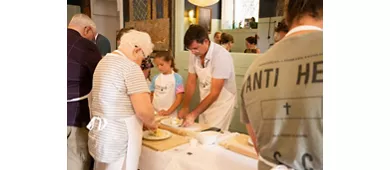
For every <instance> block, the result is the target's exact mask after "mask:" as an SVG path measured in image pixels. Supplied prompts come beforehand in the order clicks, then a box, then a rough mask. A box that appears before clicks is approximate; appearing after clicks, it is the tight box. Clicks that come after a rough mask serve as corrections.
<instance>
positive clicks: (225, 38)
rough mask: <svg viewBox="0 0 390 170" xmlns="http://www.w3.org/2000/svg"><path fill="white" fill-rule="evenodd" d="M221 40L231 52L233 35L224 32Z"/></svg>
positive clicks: (223, 45) (222, 44)
mask: <svg viewBox="0 0 390 170" xmlns="http://www.w3.org/2000/svg"><path fill="white" fill-rule="evenodd" d="M220 42H221V46H222V47H223V48H225V49H226V50H227V51H229V52H230V51H231V49H232V47H233V43H234V39H233V36H232V35H230V34H228V33H222V34H221V41H220Z"/></svg>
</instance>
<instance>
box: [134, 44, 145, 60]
mask: <svg viewBox="0 0 390 170" xmlns="http://www.w3.org/2000/svg"><path fill="white" fill-rule="evenodd" d="M135 48H138V46H137V45H135ZM139 48H140V49H141V52H142V56H143V57H144V58H146V55H145V53H144V50H143V49H142V48H141V47H139Z"/></svg>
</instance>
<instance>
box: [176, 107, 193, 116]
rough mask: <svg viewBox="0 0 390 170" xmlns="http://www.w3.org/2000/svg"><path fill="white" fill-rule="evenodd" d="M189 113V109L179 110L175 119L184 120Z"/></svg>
mask: <svg viewBox="0 0 390 170" xmlns="http://www.w3.org/2000/svg"><path fill="white" fill-rule="evenodd" d="M189 111H190V109H189V108H181V109H180V111H179V113H178V114H177V117H178V118H179V119H184V118H185V117H186V116H187V114H188V112H189Z"/></svg>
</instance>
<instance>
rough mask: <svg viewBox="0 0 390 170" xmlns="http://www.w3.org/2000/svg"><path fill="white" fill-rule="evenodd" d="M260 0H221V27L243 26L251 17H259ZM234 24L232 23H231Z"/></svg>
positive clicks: (256, 18)
mask: <svg viewBox="0 0 390 170" xmlns="http://www.w3.org/2000/svg"><path fill="white" fill-rule="evenodd" d="M259 1H260V0H222V14H221V20H222V21H221V22H222V23H221V25H222V29H234V28H238V27H245V24H246V23H247V22H248V20H249V19H250V18H252V17H254V18H255V21H256V22H257V20H258V18H259ZM233 24H234V25H233Z"/></svg>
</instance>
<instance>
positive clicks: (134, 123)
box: [87, 30, 157, 170]
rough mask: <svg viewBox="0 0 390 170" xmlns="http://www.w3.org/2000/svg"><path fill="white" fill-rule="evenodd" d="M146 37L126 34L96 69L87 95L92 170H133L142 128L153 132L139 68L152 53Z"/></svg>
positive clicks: (155, 124) (146, 96)
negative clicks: (89, 101) (90, 117)
mask: <svg viewBox="0 0 390 170" xmlns="http://www.w3.org/2000/svg"><path fill="white" fill-rule="evenodd" d="M152 50H153V44H152V42H151V39H150V36H149V35H148V34H147V33H144V32H139V31H135V30H130V31H129V32H127V33H125V34H124V35H123V37H122V38H121V40H120V45H119V47H118V50H115V51H113V52H112V53H108V54H107V55H106V56H105V57H104V58H103V59H102V60H101V61H100V62H99V64H98V65H97V67H96V70H95V74H94V75H93V86H92V92H91V96H90V97H91V104H90V109H91V114H92V119H91V121H90V123H89V124H88V126H87V128H88V129H89V130H90V132H89V138H88V147H89V152H90V154H91V155H92V157H93V158H94V159H95V164H94V167H95V170H118V169H121V170H137V168H138V160H139V156H140V153H141V143H142V127H143V124H144V125H145V126H146V127H147V128H148V129H151V130H155V129H156V128H157V123H156V121H155V119H154V110H153V106H152V103H151V101H150V92H149V88H148V86H147V84H146V81H145V77H144V74H143V73H142V71H141V68H140V64H141V61H142V59H143V58H145V57H146V55H149V54H150V53H152Z"/></svg>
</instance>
